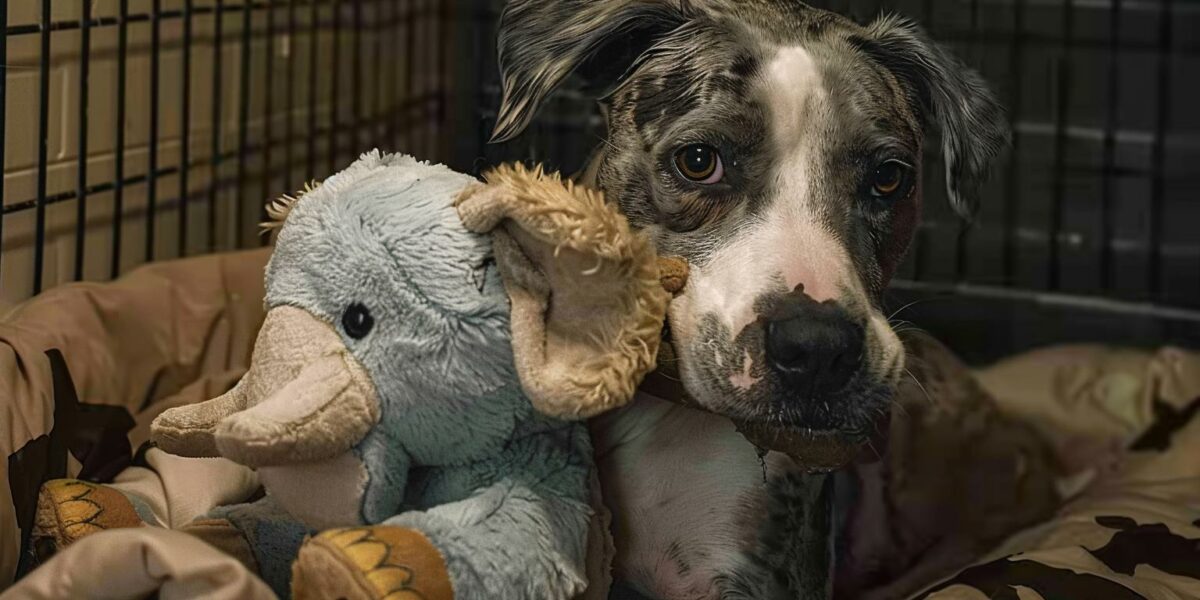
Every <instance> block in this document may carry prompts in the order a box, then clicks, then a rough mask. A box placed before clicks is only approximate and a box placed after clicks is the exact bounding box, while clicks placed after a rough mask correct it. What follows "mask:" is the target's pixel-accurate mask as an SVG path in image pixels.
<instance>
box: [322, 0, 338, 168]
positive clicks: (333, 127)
mask: <svg viewBox="0 0 1200 600" xmlns="http://www.w3.org/2000/svg"><path fill="white" fill-rule="evenodd" d="M341 45H342V7H341V2H340V1H339V0H334V2H333V50H332V52H330V56H331V60H332V61H333V70H332V71H331V72H330V80H329V139H328V144H329V146H328V152H329V155H328V156H326V157H325V158H326V169H325V170H326V172H327V173H333V172H334V171H336V170H337V160H338V152H337V150H338V127H337V126H338V97H339V96H340V94H339V93H338V86H339V85H340V84H341V82H342V69H341V67H342V62H341V61H342V59H341V52H340V50H341Z"/></svg>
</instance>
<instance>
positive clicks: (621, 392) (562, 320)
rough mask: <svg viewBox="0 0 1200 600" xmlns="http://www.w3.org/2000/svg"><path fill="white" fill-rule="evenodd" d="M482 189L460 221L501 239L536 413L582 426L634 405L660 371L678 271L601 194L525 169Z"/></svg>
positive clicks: (464, 201)
mask: <svg viewBox="0 0 1200 600" xmlns="http://www.w3.org/2000/svg"><path fill="white" fill-rule="evenodd" d="M484 178H485V179H486V180H487V183H486V184H478V185H473V186H471V187H469V188H468V189H466V190H464V191H463V193H462V195H461V196H460V197H459V198H458V201H457V207H458V213H459V217H460V218H461V219H462V222H463V224H464V225H465V226H466V227H467V229H470V230H471V231H475V232H479V233H487V232H490V233H491V234H492V238H493V249H494V252H495V258H496V265H497V267H498V269H499V271H500V274H501V277H502V278H503V279H504V287H505V290H506V291H507V292H508V295H509V299H510V301H511V303H512V320H511V322H512V343H513V356H514V359H515V362H516V366H517V373H518V375H519V377H520V378H521V385H522V387H523V388H524V390H525V392H526V394H527V395H528V396H529V398H530V400H531V401H532V403H533V405H534V407H535V408H536V409H537V410H538V411H539V412H542V413H544V414H547V415H550V416H553V417H558V418H565V419H582V418H587V417H591V416H594V415H597V414H599V413H602V412H604V411H606V410H609V409H612V408H617V407H619V406H622V405H624V404H625V403H627V402H629V401H630V400H631V399H632V398H633V394H634V391H635V390H636V389H637V387H638V385H639V384H640V383H641V381H642V378H643V377H644V376H645V375H646V374H647V373H649V372H650V371H652V370H653V369H654V366H655V357H656V355H657V353H658V346H659V341H660V339H661V336H662V327H663V322H664V319H665V318H666V311H667V303H668V302H669V300H670V293H669V292H668V291H667V289H665V288H664V285H668V286H670V285H672V284H673V285H680V283H679V282H680V280H681V278H682V277H683V276H684V275H683V271H682V270H681V268H680V266H679V263H678V262H663V260H660V259H658V258H657V256H656V255H655V252H654V247H653V246H652V245H651V244H650V242H649V241H648V240H647V239H646V238H645V236H643V235H640V234H637V233H634V232H633V231H631V230H630V228H629V224H628V222H626V220H625V218H624V217H623V216H621V214H620V213H618V212H617V211H616V209H615V208H613V207H612V206H611V205H609V204H607V203H605V201H604V197H603V195H602V194H601V193H599V192H597V191H594V190H590V189H587V188H584V187H582V186H577V185H575V184H574V183H572V182H570V181H564V180H562V179H561V178H560V177H559V175H557V174H547V173H544V172H543V171H542V169H541V167H538V168H536V169H533V170H529V169H526V168H525V167H524V166H522V165H519V164H516V165H503V166H501V167H498V168H496V169H493V170H492V171H490V172H488V173H486V174H485V175H484ZM664 260H665V259H664ZM660 264H663V265H670V266H669V268H666V269H660ZM664 276H665V277H667V279H666V280H663V281H660V278H661V277H664ZM664 281H665V282H666V283H664Z"/></svg>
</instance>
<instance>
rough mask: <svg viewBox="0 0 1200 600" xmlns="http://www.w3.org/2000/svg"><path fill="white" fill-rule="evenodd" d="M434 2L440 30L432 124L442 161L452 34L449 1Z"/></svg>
mask: <svg viewBox="0 0 1200 600" xmlns="http://www.w3.org/2000/svg"><path fill="white" fill-rule="evenodd" d="M434 1H435V2H436V3H437V7H438V10H437V13H436V14H437V19H438V20H439V21H440V22H441V28H440V31H439V32H438V36H437V38H436V41H437V49H436V50H435V52H437V60H436V63H437V74H436V75H437V80H436V81H437V83H436V85H435V86H434V90H435V93H436V97H435V99H434V103H435V104H434V122H435V123H436V126H435V127H436V130H435V136H434V139H435V140H437V141H438V142H437V145H438V146H439V147H438V148H436V149H435V153H436V155H437V156H438V157H439V158H441V159H442V160H445V159H447V158H448V157H443V156H442V153H443V152H445V151H446V148H447V147H448V146H447V144H446V143H445V140H446V139H447V138H446V134H447V133H449V131H450V129H449V127H446V120H447V118H448V113H449V111H448V110H447V109H446V99H447V98H448V97H449V95H450V93H451V92H450V88H452V87H453V86H454V84H453V83H452V82H451V81H450V78H449V69H450V66H449V62H448V60H447V59H448V57H447V56H446V55H447V53H448V50H447V48H448V46H447V44H446V42H445V40H449V39H452V36H453V32H452V31H450V20H451V17H452V14H451V11H450V2H449V0H434ZM447 154H448V152H447Z"/></svg>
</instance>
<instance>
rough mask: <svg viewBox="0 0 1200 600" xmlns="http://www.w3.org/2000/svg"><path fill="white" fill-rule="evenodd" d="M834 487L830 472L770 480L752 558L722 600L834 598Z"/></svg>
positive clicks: (726, 587)
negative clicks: (764, 511)
mask: <svg viewBox="0 0 1200 600" xmlns="http://www.w3.org/2000/svg"><path fill="white" fill-rule="evenodd" d="M832 489H833V481H832V478H831V477H830V476H828V475H825V474H811V475H810V474H805V473H802V472H789V473H784V474H782V475H780V476H778V477H776V478H774V479H772V480H771V481H770V482H769V485H768V490H767V501H766V503H767V510H766V514H765V515H764V518H763V522H762V523H761V524H760V525H759V541H758V545H757V548H756V549H755V550H754V551H753V552H751V556H752V557H753V559H752V560H751V561H749V562H748V564H746V565H745V566H744V567H742V568H741V569H739V570H738V571H737V572H735V573H734V574H733V575H732V576H731V577H730V578H729V579H728V581H726V582H725V584H724V585H723V586H722V588H723V590H724V593H723V594H722V599H723V600H743V599H744V600H751V599H755V598H770V597H780V598H783V597H786V598H795V599H797V600H827V599H828V598H830V597H832V594H833V577H832V567H833V539H834V538H833V519H832V515H833V492H832ZM781 580H782V581H781ZM779 590H784V591H783V592H782V593H780V592H779ZM771 594H775V596H772V595H771Z"/></svg>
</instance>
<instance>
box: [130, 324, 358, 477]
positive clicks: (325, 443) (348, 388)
mask: <svg viewBox="0 0 1200 600" xmlns="http://www.w3.org/2000/svg"><path fill="white" fill-rule="evenodd" d="M379 413H380V407H379V399H378V397H377V395H376V393H375V387H374V385H372V383H371V380H370V377H369V376H368V375H367V372H366V370H364V369H363V367H362V365H360V364H359V362H358V361H357V360H356V359H355V358H354V357H353V356H352V355H351V354H350V352H349V351H348V350H347V349H346V346H345V344H343V343H342V340H341V337H340V336H339V335H338V333H337V332H336V331H334V329H333V328H332V327H331V326H330V325H329V324H327V323H325V322H323V321H321V320H319V319H317V318H316V317H314V316H312V315H311V314H309V313H308V312H306V311H304V310H301V309H299V308H295V307H291V306H281V307H277V308H273V309H271V310H270V312H268V313H267V317H266V320H265V321H264V322H263V326H262V330H261V331H259V334H258V339H257V341H256V342H255V346H254V356H253V358H252V360H251V366H250V370H249V371H248V372H247V373H246V376H245V377H243V378H242V380H241V381H240V382H238V384H237V386H235V387H234V388H233V389H232V390H230V391H229V392H228V393H226V394H224V395H222V396H219V397H217V398H214V399H212V400H209V401H208V402H203V403H200V404H195V405H191V406H183V407H179V408H173V409H171V410H168V411H166V412H164V413H163V414H162V415H160V416H159V417H158V418H157V419H155V421H154V425H153V436H154V439H155V441H156V442H157V443H158V445H159V447H161V448H162V449H164V450H166V451H167V452H171V453H173V454H179V455H182V456H224V457H225V458H228V459H230V460H233V461H235V462H238V463H241V464H244V465H246V466H249V467H264V466H281V465H287V464H295V463H304V462H313V461H318V460H324V459H328V458H332V457H334V456H337V455H339V454H342V453H344V452H346V451H347V450H349V449H350V448H351V447H352V446H354V445H355V444H357V443H358V442H359V441H361V440H362V439H363V437H365V436H366V434H367V432H368V431H370V429H371V428H372V427H374V426H375V424H376V423H378V422H379Z"/></svg>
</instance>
